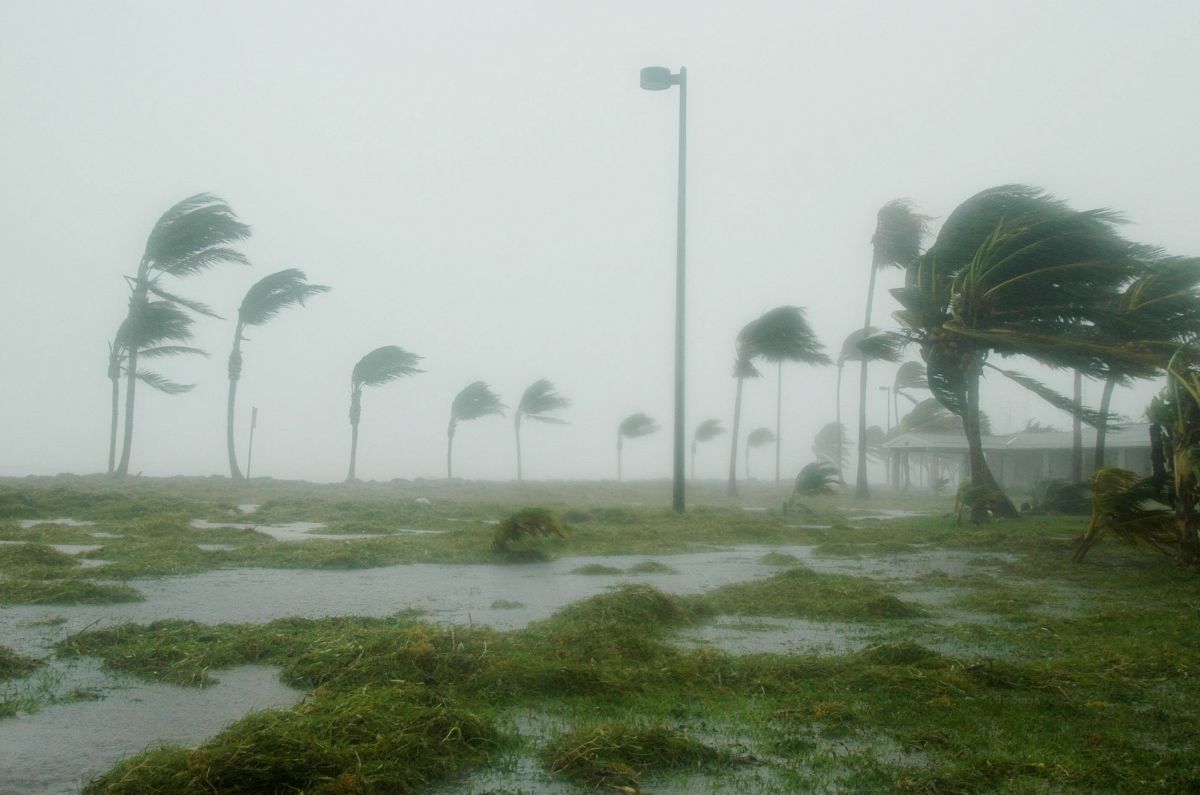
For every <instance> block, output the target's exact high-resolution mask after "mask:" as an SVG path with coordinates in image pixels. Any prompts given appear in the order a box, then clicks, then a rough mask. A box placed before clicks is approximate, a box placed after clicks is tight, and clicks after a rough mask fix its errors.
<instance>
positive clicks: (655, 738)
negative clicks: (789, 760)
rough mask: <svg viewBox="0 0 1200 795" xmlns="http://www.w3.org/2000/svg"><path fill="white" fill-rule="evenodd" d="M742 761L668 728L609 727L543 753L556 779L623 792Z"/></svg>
mask: <svg viewBox="0 0 1200 795" xmlns="http://www.w3.org/2000/svg"><path fill="white" fill-rule="evenodd" d="M733 761H736V759H735V758H734V757H733V756H732V755H730V754H728V753H726V752H723V751H720V750H717V749H715V748H711V747H709V746H707V745H705V744H704V743H701V742H699V741H697V740H694V739H692V738H691V737H688V736H687V735H686V734H683V733H681V732H678V731H676V730H674V729H671V728H669V727H666V726H648V727H645V728H639V727H633V726H626V725H622V724H612V723H605V724H600V725H599V726H593V727H591V728H587V729H577V730H575V731H571V732H568V733H566V734H564V735H561V736H560V737H557V738H555V739H554V740H552V741H551V742H550V743H549V744H547V745H546V747H545V748H544V749H543V751H542V765H543V766H544V767H545V769H546V770H548V771H549V772H550V773H551V774H554V775H558V776H562V777H563V778H566V779H569V780H571V781H574V782H577V783H579V784H583V785H585V786H590V787H595V788H597V789H602V788H603V789H608V790H616V791H618V792H637V791H638V788H639V786H640V784H641V778H642V776H644V775H645V774H646V773H651V772H654V773H657V772H660V771H669V770H680V769H701V768H713V767H716V766H718V765H722V764H729V763H730V762H733Z"/></svg>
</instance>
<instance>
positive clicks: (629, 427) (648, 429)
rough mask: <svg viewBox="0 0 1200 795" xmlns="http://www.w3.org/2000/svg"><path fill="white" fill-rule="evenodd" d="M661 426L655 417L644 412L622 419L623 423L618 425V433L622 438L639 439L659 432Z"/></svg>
mask: <svg viewBox="0 0 1200 795" xmlns="http://www.w3.org/2000/svg"><path fill="white" fill-rule="evenodd" d="M660 428H661V426H660V425H659V424H658V423H657V422H655V421H654V418H652V417H650V416H648V415H646V414H642V413H641V412H639V413H637V414H630V415H629V416H628V417H626V418H625V419H623V420H621V424H620V425H618V426H617V434H618V435H619V436H620V437H621V438H622V439H637V438H639V437H642V436H649V435H650V434H652V433H655V432H657V431H658V430H659V429H660Z"/></svg>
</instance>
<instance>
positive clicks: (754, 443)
mask: <svg viewBox="0 0 1200 795" xmlns="http://www.w3.org/2000/svg"><path fill="white" fill-rule="evenodd" d="M774 441H775V434H773V433H771V429H770V428H755V429H754V430H752V431H750V435H749V436H747V437H746V480H749V479H750V451H751V450H756V449H758V448H759V447H763V446H764V445H768V444H770V443H771V442H774Z"/></svg>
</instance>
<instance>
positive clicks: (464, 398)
mask: <svg viewBox="0 0 1200 795" xmlns="http://www.w3.org/2000/svg"><path fill="white" fill-rule="evenodd" d="M506 408H508V407H507V406H505V405H504V404H503V403H501V402H500V397H499V396H498V395H497V394H496V393H495V392H493V391H492V388H491V387H490V386H488V385H487V384H485V383H484V382H483V381H475V382H473V383H470V384H467V385H466V386H465V387H463V389H462V391H461V392H459V393H458V394H457V395H455V396H454V402H453V403H451V404H450V426H449V427H448V428H447V429H446V478H447V479H448V480H453V479H454V467H453V462H454V432H455V430H456V429H457V427H458V424H459V423H460V422H467V421H469V420H478V419H481V418H483V417H490V416H493V415H497V416H504V410H505V409H506Z"/></svg>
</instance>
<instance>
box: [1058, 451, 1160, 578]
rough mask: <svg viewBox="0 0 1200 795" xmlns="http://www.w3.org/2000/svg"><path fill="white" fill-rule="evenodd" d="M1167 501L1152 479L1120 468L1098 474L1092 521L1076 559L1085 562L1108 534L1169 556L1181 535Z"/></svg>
mask: <svg viewBox="0 0 1200 795" xmlns="http://www.w3.org/2000/svg"><path fill="white" fill-rule="evenodd" d="M1168 500H1169V498H1168V497H1166V496H1165V495H1164V494H1163V493H1162V491H1161V489H1160V485H1159V484H1158V483H1156V482H1155V481H1154V479H1153V478H1143V477H1141V476H1140V475H1138V474H1137V473H1136V472H1131V471H1129V470H1128V469H1119V468H1117V467H1102V468H1101V469H1099V470H1097V471H1096V474H1095V475H1093V476H1092V520H1091V522H1090V523H1089V524H1088V528H1087V531H1086V532H1085V533H1084V534H1083V538H1082V539H1081V540H1080V543H1079V547H1078V548H1077V549H1076V550H1075V555H1074V558H1073V559H1074V560H1075V561H1076V562H1079V561H1082V560H1083V558H1084V556H1085V555H1087V553H1088V550H1089V549H1091V547H1092V545H1093V544H1095V543H1096V542H1097V541H1098V540H1099V539H1100V537H1101V536H1103V535H1104V534H1105V533H1112V534H1113V535H1115V536H1117V537H1118V538H1119V539H1121V540H1122V541H1124V542H1126V543H1129V544H1134V545H1141V546H1146V547H1150V548H1151V549H1155V550H1157V551H1159V552H1162V553H1164V554H1170V552H1171V550H1172V547H1174V546H1176V545H1177V544H1178V533H1177V529H1176V527H1175V517H1174V512H1173V511H1172V510H1171V509H1170V508H1168V507H1167V504H1168V503H1167V501H1168Z"/></svg>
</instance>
